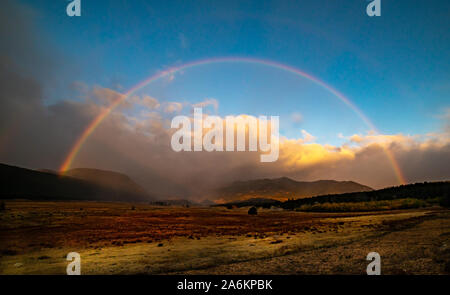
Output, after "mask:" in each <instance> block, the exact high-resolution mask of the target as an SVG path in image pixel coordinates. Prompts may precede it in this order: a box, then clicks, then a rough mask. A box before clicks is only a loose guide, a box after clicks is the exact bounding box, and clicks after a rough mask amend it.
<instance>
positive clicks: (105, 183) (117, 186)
mask: <svg viewBox="0 0 450 295" xmlns="http://www.w3.org/2000/svg"><path fill="white" fill-rule="evenodd" d="M64 175H65V176H70V177H73V178H77V179H81V180H84V181H87V182H89V183H91V184H94V185H97V186H99V187H104V188H107V189H109V190H112V191H113V192H114V193H115V195H122V196H126V195H132V196H140V197H141V198H143V199H145V198H146V199H147V200H149V199H150V198H149V196H148V193H147V192H146V191H145V190H144V189H143V188H142V187H141V186H139V185H138V184H137V183H136V182H134V181H133V180H131V178H130V177H128V176H127V175H125V174H122V173H118V172H114V171H107V170H99V169H90V168H76V169H71V170H68V171H66V172H64Z"/></svg>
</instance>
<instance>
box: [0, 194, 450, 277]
mask: <svg viewBox="0 0 450 295" xmlns="http://www.w3.org/2000/svg"><path fill="white" fill-rule="evenodd" d="M5 207H6V208H5V210H4V211H2V212H0V237H1V238H0V274H65V273H66V266H67V264H68V261H67V260H66V255H67V254H68V253H69V252H78V253H80V255H81V273H82V274H365V271H366V266H367V264H368V263H369V262H367V261H366V255H367V254H368V253H369V252H372V251H375V252H378V253H380V255H381V265H382V266H381V268H382V274H448V273H449V272H450V211H448V210H445V209H442V208H440V207H431V208H421V209H407V210H406V209H405V210H387V211H374V212H350V213H320V212H296V211H287V210H272V209H259V211H258V215H256V216H250V215H248V214H247V210H248V208H238V209H231V210H230V209H226V208H222V207H191V208H183V207H163V206H160V207H158V206H151V205H144V204H128V203H106V202H105V203H101V202H32V201H6V202H5Z"/></svg>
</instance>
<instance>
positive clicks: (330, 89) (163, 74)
mask: <svg viewBox="0 0 450 295" xmlns="http://www.w3.org/2000/svg"><path fill="white" fill-rule="evenodd" d="M213 63H252V64H260V65H265V66H269V67H272V68H276V69H280V70H283V71H287V72H289V73H292V74H294V75H297V76H300V77H302V78H306V79H308V80H309V81H311V82H313V83H315V84H316V85H318V86H320V87H322V88H324V89H326V90H327V91H328V92H330V93H332V94H333V95H334V96H336V97H337V98H339V99H340V100H341V101H342V102H343V103H344V104H346V105H347V106H348V107H350V108H351V109H352V110H353V111H354V112H355V113H356V114H357V115H358V117H359V118H361V119H362V120H363V121H364V123H365V124H366V125H367V126H368V127H369V128H370V129H372V130H373V131H374V132H376V133H379V131H378V130H377V128H376V127H375V125H374V124H373V123H372V122H371V121H370V120H369V118H368V117H367V116H365V115H364V113H363V112H362V111H361V110H360V109H359V108H358V107H357V106H356V105H354V104H353V103H352V102H351V101H350V100H349V99H348V98H347V97H345V96H344V95H343V94H342V93H340V92H339V91H337V90H336V89H334V88H333V87H331V86H330V85H328V84H326V83H325V82H323V81H321V80H320V79H318V78H316V77H314V76H312V75H310V74H308V73H306V72H303V71H301V70H299V69H297V68H294V67H291V66H288V65H284V64H281V63H278V62H274V61H271V60H265V59H257V58H248V57H219V58H209V59H203V60H198V61H194V62H190V63H186V64H183V65H180V66H175V67H171V68H168V69H167V70H164V71H161V72H158V73H156V74H155V75H153V76H150V77H149V78H147V79H145V80H143V81H142V82H140V83H139V84H137V85H135V86H134V87H132V88H131V89H130V90H128V91H127V92H126V93H124V94H123V95H121V96H120V97H119V98H118V99H117V100H116V101H114V102H113V103H112V104H111V105H110V106H109V107H107V108H105V109H104V110H103V111H102V112H101V113H100V114H99V115H98V116H97V117H96V118H94V120H92V122H91V123H90V124H89V125H88V126H87V127H86V129H85V130H84V131H83V133H82V134H81V135H80V136H79V137H78V139H77V140H76V142H75V143H74V145H73V146H72V148H71V149H70V152H69V154H68V155H67V157H66V158H65V160H64V162H63V164H62V165H61V167H60V169H59V170H60V173H61V174H63V173H64V172H65V171H67V170H68V169H70V166H71V165H72V162H73V160H74V159H75V158H76V156H77V154H78V153H79V151H80V149H81V148H82V146H83V144H84V143H85V142H86V140H87V139H88V138H89V136H90V135H91V134H92V133H93V132H94V131H95V129H96V128H97V127H98V126H99V125H100V123H101V122H102V121H103V120H104V119H105V118H106V117H107V116H108V115H109V114H110V113H111V112H112V111H113V110H114V109H115V108H116V107H117V106H118V105H120V104H121V103H122V102H123V101H124V100H126V99H127V98H128V97H130V96H131V95H132V94H133V93H135V92H136V91H138V90H140V89H142V88H144V87H145V86H146V85H148V84H149V83H152V82H154V81H156V80H158V79H160V78H163V77H167V76H169V75H172V74H175V73H176V72H179V71H181V70H185V69H188V68H192V67H197V66H201V65H207V64H213ZM384 150H385V153H386V155H387V157H388V159H389V161H390V162H391V164H392V167H393V169H394V172H395V175H396V177H397V179H398V180H399V182H400V184H405V183H406V180H405V177H404V176H403V173H402V171H401V169H400V166H399V165H398V163H397V161H396V159H395V157H394V155H393V154H392V153H391V152H390V151H389V150H388V149H384Z"/></svg>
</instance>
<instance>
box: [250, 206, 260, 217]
mask: <svg viewBox="0 0 450 295" xmlns="http://www.w3.org/2000/svg"><path fill="white" fill-rule="evenodd" d="M257 214H258V209H256V207H254V206H253V207H251V208H250V209H248V215H257Z"/></svg>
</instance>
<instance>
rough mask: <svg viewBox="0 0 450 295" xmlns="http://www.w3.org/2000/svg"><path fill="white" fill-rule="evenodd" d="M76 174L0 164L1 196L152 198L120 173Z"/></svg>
mask: <svg viewBox="0 0 450 295" xmlns="http://www.w3.org/2000/svg"><path fill="white" fill-rule="evenodd" d="M73 174H74V175H77V177H71V176H66V175H64V176H61V175H57V174H54V173H49V172H42V171H36V170H30V169H25V168H20V167H15V166H10V165H5V164H0V198H2V199H12V198H24V199H31V200H38V199H46V200H89V201H124V202H125V201H138V202H147V201H150V200H152V197H151V196H150V195H149V194H148V193H146V192H145V191H144V190H143V189H142V188H141V187H139V186H138V185H137V184H136V183H134V182H133V181H132V180H131V179H129V178H128V177H127V176H126V175H123V174H120V173H116V172H110V171H101V170H94V169H86V170H84V169H82V170H80V171H76V172H73ZM108 177H109V179H110V180H108ZM114 182H116V183H115V184H113V183H114Z"/></svg>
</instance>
